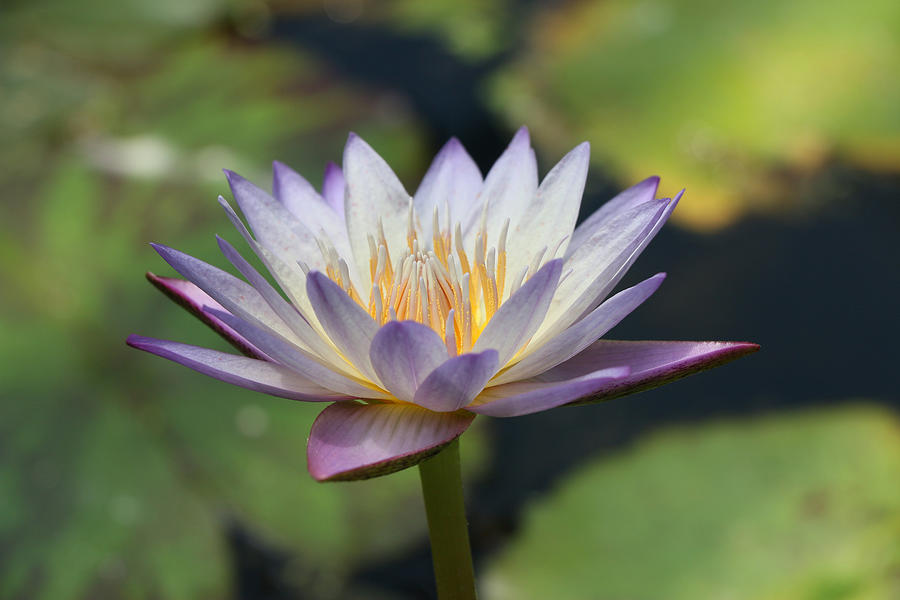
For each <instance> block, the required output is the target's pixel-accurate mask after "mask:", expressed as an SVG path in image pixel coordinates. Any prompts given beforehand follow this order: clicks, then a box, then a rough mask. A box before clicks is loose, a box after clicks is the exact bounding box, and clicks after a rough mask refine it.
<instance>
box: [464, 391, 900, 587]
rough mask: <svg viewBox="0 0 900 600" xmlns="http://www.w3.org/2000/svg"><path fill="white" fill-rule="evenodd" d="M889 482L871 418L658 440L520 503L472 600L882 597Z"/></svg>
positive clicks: (895, 493)
mask: <svg viewBox="0 0 900 600" xmlns="http://www.w3.org/2000/svg"><path fill="white" fill-rule="evenodd" d="M898 481H900V421H898V419H897V417H896V415H894V414H893V413H891V412H889V411H887V410H885V409H881V408H874V407H867V406H847V407H842V408H835V409H827V410H826V409H820V410H817V411H809V412H804V413H797V414H787V415H772V416H768V417H762V418H756V419H754V420H752V421H738V422H721V423H711V424H708V425H700V426H691V427H680V428H676V429H670V430H667V431H664V432H660V433H658V434H655V435H652V436H650V437H649V438H647V439H645V440H643V441H641V442H639V443H638V444H636V445H635V446H634V447H633V448H631V449H628V450H626V451H624V452H623V453H622V454H620V455H617V456H611V457H608V458H605V459H601V460H596V461H593V462H592V463H591V464H588V465H585V466H584V467H583V468H581V469H579V470H578V471H577V472H576V473H573V474H572V476H571V477H569V478H568V480H567V481H565V483H564V484H563V485H561V487H560V488H559V489H558V490H556V491H555V492H554V493H552V494H551V495H549V496H547V497H545V498H542V499H541V500H540V501H538V502H535V503H534V505H532V506H531V507H530V508H529V509H528V510H527V511H526V515H525V518H524V525H523V529H522V531H521V532H520V535H519V537H518V538H517V539H515V540H514V541H513V542H512V543H511V545H510V546H509V547H508V548H507V549H506V550H505V551H503V552H502V554H501V555H500V556H499V557H497V558H496V559H495V560H494V561H493V563H492V565H491V566H490V568H489V569H488V570H487V572H486V574H485V577H484V578H483V581H482V583H483V585H484V590H485V592H486V594H485V596H486V597H487V598H490V599H492V600H503V599H505V598H515V599H517V600H529V599H532V598H534V599H544V598H554V599H557V600H567V599H572V600H576V599H577V600H584V599H587V598H594V599H597V600H600V599H605V598H609V599H615V598H628V599H631V600H644V599H646V600H651V599H662V598H665V599H667V600H679V599H685V600H688V599H691V600H693V599H696V598H728V599H733V600H741V599H756V598H767V599H784V600H788V599H807V600H825V599H848V600H849V599H863V598H865V599H872V600H875V599H878V600H882V599H883V600H889V599H891V598H897V597H898V593H900V579H898V577H897V573H898V569H900V547H898V546H897V540H898V539H900V537H898V536H900V490H898V487H897V482H898Z"/></svg>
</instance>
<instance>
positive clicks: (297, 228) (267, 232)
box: [225, 171, 325, 269]
mask: <svg viewBox="0 0 900 600" xmlns="http://www.w3.org/2000/svg"><path fill="white" fill-rule="evenodd" d="M225 174H226V175H227V176H228V184H229V185H230V186H231V192H232V194H234V199H235V200H237V203H238V206H240V208H241V212H242V213H243V214H244V216H245V217H246V218H247V221H248V222H249V223H250V228H251V229H253V233H254V234H255V235H256V238H257V239H258V240H259V243H260V244H262V245H263V246H265V247H266V249H268V250H269V251H271V252H273V253H274V254H276V255H278V256H279V258H281V259H282V260H283V261H284V262H286V263H288V264H291V263H294V262H296V261H298V260H302V261H303V262H305V263H306V264H308V265H309V266H310V268H313V269H320V268H324V267H325V261H324V258H323V257H322V253H321V252H320V251H319V247H318V245H317V244H316V241H315V237H314V235H313V234H312V232H310V231H309V229H307V228H306V227H304V226H303V224H302V223H300V222H299V221H298V220H297V218H296V217H295V216H294V215H293V214H292V213H291V212H290V211H289V210H288V209H287V208H285V207H284V206H282V205H281V203H279V202H278V201H277V200H275V198H273V197H272V196H270V195H269V194H267V193H266V192H265V191H263V190H262V189H260V188H259V187H257V186H256V185H254V184H252V183H250V182H249V181H248V180H246V179H244V178H243V177H241V176H240V175H238V174H237V173H234V172H232V171H225Z"/></svg>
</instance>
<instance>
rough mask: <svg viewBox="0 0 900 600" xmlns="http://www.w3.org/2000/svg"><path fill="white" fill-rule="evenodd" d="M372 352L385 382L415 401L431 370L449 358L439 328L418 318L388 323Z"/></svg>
mask: <svg viewBox="0 0 900 600" xmlns="http://www.w3.org/2000/svg"><path fill="white" fill-rule="evenodd" d="M369 354H370V358H371V359H372V367H373V368H374V369H375V372H376V373H377V374H378V377H379V378H380V379H381V382H382V383H383V384H384V386H385V387H386V388H387V389H388V390H390V391H391V393H393V394H394V395H395V396H396V397H397V398H399V399H400V400H403V401H405V402H412V401H413V398H414V397H415V395H416V390H417V389H418V387H419V385H420V384H421V383H422V382H423V381H425V378H426V377H427V376H428V374H429V373H431V372H432V371H434V370H435V369H436V368H438V367H439V366H440V365H441V363H443V362H445V361H446V360H447V359H448V358H449V357H448V356H447V347H446V345H444V340H442V339H441V337H440V336H439V335H438V334H437V332H435V331H434V330H433V329H432V328H431V327H428V326H427V325H422V324H421V323H417V322H415V321H390V322H388V323H386V324H385V325H384V326H383V327H382V328H381V329H379V330H378V333H376V334H375V337H374V338H373V339H372V346H371V350H370V352H369ZM454 410H455V409H454Z"/></svg>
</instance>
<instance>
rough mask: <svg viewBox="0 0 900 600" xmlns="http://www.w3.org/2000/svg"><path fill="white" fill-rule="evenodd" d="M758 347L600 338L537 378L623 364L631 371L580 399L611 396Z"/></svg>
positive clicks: (556, 378) (657, 383) (557, 377)
mask: <svg viewBox="0 0 900 600" xmlns="http://www.w3.org/2000/svg"><path fill="white" fill-rule="evenodd" d="M757 350H759V346H758V345H757V344H751V343H749V342H681V341H673V342H669V341H664V342H659V341H636V342H632V341H620V340H600V341H597V342H595V343H594V344H592V345H591V346H589V347H588V348H586V349H585V350H583V351H582V352H580V353H579V354H578V355H576V356H573V357H572V358H570V359H569V360H567V361H566V362H564V363H562V364H560V365H559V366H557V367H554V368H553V369H550V370H548V371H546V372H544V373H543V374H541V375H540V376H538V377H537V379H540V380H542V381H561V380H566V379H570V378H572V377H580V376H582V375H584V374H585V373H588V372H591V371H593V370H595V369H602V368H606V367H610V366H614V365H626V366H628V367H630V368H631V373H630V374H629V375H628V376H627V377H625V378H623V379H621V380H618V381H615V382H613V383H612V384H611V385H609V386H608V387H606V388H605V389H603V390H601V391H598V392H596V393H595V394H594V395H593V396H592V397H590V398H586V399H584V400H583V401H581V402H579V403H580V404H584V403H589V402H599V401H601V400H611V399H612V398H618V397H620V396H625V395H627V394H633V393H635V392H640V391H643V390H647V389H651V388H654V387H658V386H660V385H663V384H664V383H669V382H670V381H675V380H676V379H681V378H682V377H686V376H687V375H692V374H693V373H699V372H700V371H705V370H706V369H711V368H713V367H717V366H719V365H722V364H725V363H727V362H730V361H732V360H734V359H736V358H740V357H741V356H745V355H747V354H751V353H753V352H756V351H757Z"/></svg>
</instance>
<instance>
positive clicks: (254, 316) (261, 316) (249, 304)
mask: <svg viewBox="0 0 900 600" xmlns="http://www.w3.org/2000/svg"><path fill="white" fill-rule="evenodd" d="M151 246H153V249H154V250H156V251H157V252H158V253H159V255H160V256H162V257H163V260H165V261H166V262H167V263H169V264H170V265H171V266H172V268H173V269H175V270H176V271H178V272H179V273H181V275H183V276H184V277H186V278H187V279H189V280H190V281H192V282H193V283H194V284H196V285H197V287H199V288H200V289H201V290H203V291H204V292H206V293H207V294H209V295H210V296H212V297H213V298H214V299H215V300H216V301H217V302H218V303H219V304H221V305H222V306H223V307H224V308H225V310H227V311H228V312H230V313H231V314H233V315H235V316H237V317H240V318H241V319H243V320H245V321H249V322H251V323H253V324H255V325H258V326H260V327H264V328H266V329H269V330H271V331H274V332H275V333H277V334H278V335H281V336H283V337H284V338H286V339H289V340H295V339H296V336H295V335H294V333H293V332H292V331H291V329H290V328H289V327H288V326H287V325H286V324H285V323H284V321H282V320H281V318H280V317H279V316H278V315H277V314H276V313H275V311H273V310H272V308H271V307H270V306H269V304H268V303H267V302H266V300H265V299H264V298H263V297H262V295H261V294H260V293H259V292H258V291H256V290H255V289H254V288H253V286H251V285H248V284H247V283H246V282H244V281H241V280H240V279H238V278H237V277H235V276H234V275H232V274H231V273H226V272H225V271H223V270H222V269H218V268H216V267H214V266H212V265H209V264H207V263H205V262H203V261H202V260H200V259H197V258H194V257H193V256H191V255H189V254H185V253H184V252H180V251H178V250H175V249H174V248H169V247H168V246H163V245H162V244H151Z"/></svg>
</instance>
